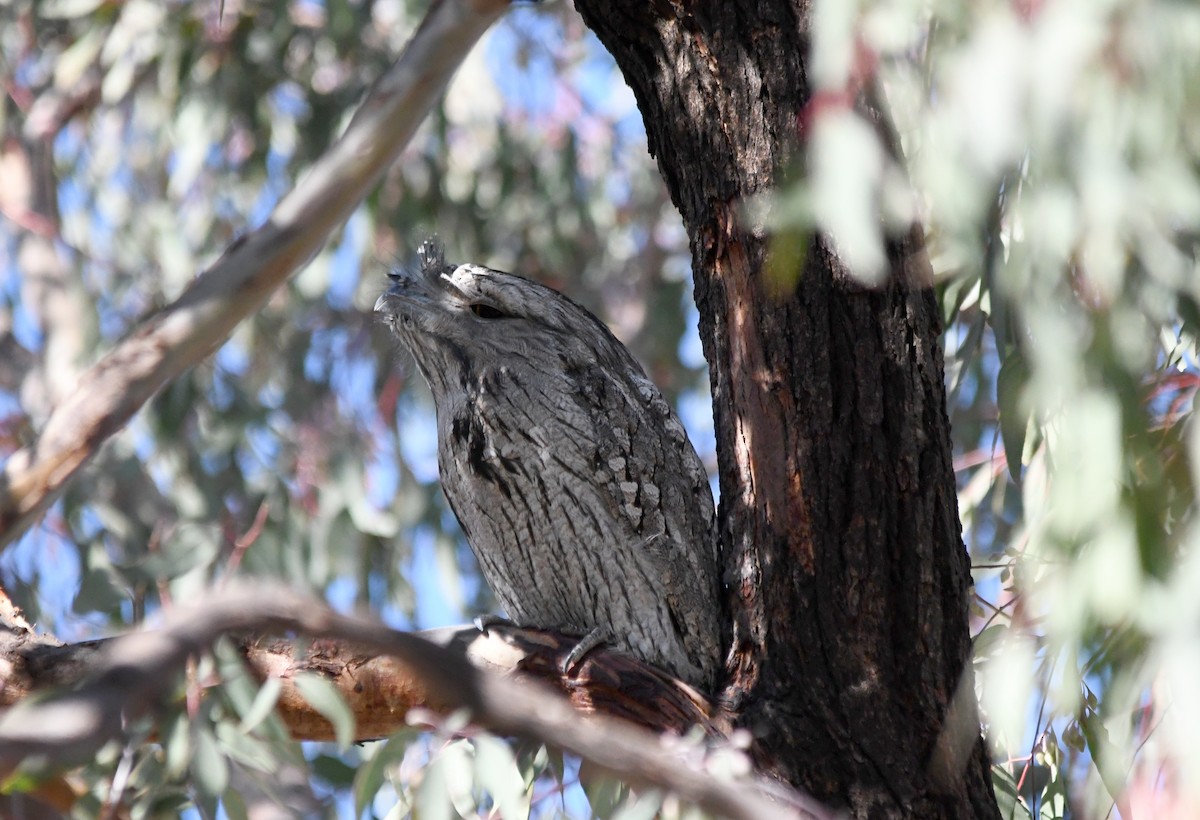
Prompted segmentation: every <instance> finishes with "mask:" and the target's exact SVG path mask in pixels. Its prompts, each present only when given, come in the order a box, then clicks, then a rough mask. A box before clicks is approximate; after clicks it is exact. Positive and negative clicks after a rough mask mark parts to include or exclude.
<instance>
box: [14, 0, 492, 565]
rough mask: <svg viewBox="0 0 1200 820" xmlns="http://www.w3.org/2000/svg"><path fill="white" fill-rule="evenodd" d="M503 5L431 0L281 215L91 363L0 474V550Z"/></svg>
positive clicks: (284, 269) (201, 349) (279, 278)
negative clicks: (401, 47) (395, 56)
mask: <svg viewBox="0 0 1200 820" xmlns="http://www.w3.org/2000/svg"><path fill="white" fill-rule="evenodd" d="M507 6H508V2H507V0H434V3H433V4H432V6H431V7H430V9H429V11H428V12H427V14H426V16H425V19H424V20H423V21H422V22H421V25H420V26H419V27H418V28H417V31H416V32H415V33H414V34H413V36H412V39H410V40H409V42H408V44H407V45H406V46H405V48H404V51H403V53H402V54H401V55H400V58H399V59H398V60H397V61H396V62H395V64H393V65H392V67H391V68H390V69H388V71H387V72H386V73H384V74H383V75H382V76H381V77H380V78H379V80H378V81H377V82H376V84H375V86H374V87H373V88H372V89H371V91H370V92H369V93H368V94H367V96H366V98H365V99H364V100H363V103H362V105H361V106H360V108H359V110H358V112H357V113H356V114H355V116H354V118H353V120H352V121H351V123H350V125H349V127H348V128H347V129H346V132H345V133H344V134H343V135H342V136H341V138H340V139H339V140H338V141H337V142H336V143H334V145H333V146H332V147H331V148H330V149H329V150H328V151H327V152H326V153H325V155H324V156H322V157H321V158H320V159H319V160H318V161H317V162H316V163H315V164H314V165H313V167H312V169H311V170H310V171H309V173H308V174H307V176H305V177H304V178H303V179H301V180H300V182H299V183H298V184H297V185H296V187H295V188H294V189H293V190H292V191H291V192H290V193H289V194H288V195H287V196H285V197H284V198H283V200H282V201H281V202H280V203H279V205H278V206H276V208H275V210H274V212H273V213H272V214H271V217H270V218H269V219H268V220H267V221H266V223H264V224H263V225H262V227H260V228H258V229H256V230H254V231H251V232H250V233H248V234H246V235H244V236H243V237H242V238H240V239H239V240H237V241H235V242H234V243H233V244H232V245H230V246H229V248H228V249H227V250H226V251H225V254H224V255H223V256H222V257H221V258H220V259H219V260H217V262H216V263H214V264H213V266H212V267H210V268H209V269H208V270H207V271H205V272H204V273H203V274H201V275H200V276H199V277H197V279H196V280H195V281H194V282H193V283H192V285H191V286H190V287H189V288H188V289H187V290H186V291H185V292H184V293H183V295H182V296H180V297H179V299H178V300H176V301H175V302H174V303H173V304H171V305H169V306H168V307H166V308H164V309H163V310H161V311H159V312H158V313H155V314H154V315H152V316H150V317H149V318H147V319H146V320H145V321H144V322H143V323H142V324H141V325H140V326H139V327H138V328H137V329H136V330H135V331H134V332H133V333H131V334H130V335H129V336H128V337H126V338H125V339H124V340H123V341H122V342H120V343H119V344H118V345H117V346H116V347H115V348H114V349H113V350H111V351H110V352H109V353H108V354H107V355H106V356H104V357H103V358H102V359H101V360H100V361H99V362H97V363H96V364H95V365H93V366H92V367H91V368H90V369H89V370H88V371H87V372H85V373H84V374H83V375H82V376H81V377H80V379H79V381H78V384H77V386H76V387H75V389H74V390H73V391H72V392H71V393H70V395H69V396H67V397H66V398H65V399H64V400H63V401H62V402H61V403H60V404H58V405H57V406H56V407H55V408H54V410H53V411H52V413H51V415H50V418H49V419H48V420H47V422H46V425H45V427H44V428H43V430H42V431H41V434H40V435H39V437H38V440H37V441H36V442H35V443H34V444H33V445H32V446H30V447H26V448H24V449H22V450H20V451H18V452H17V453H15V454H13V456H12V457H11V458H9V459H8V461H7V462H6V463H5V465H4V470H3V473H2V474H0V548H3V547H4V546H5V545H7V544H9V543H12V541H14V540H15V539H16V538H17V537H18V536H20V534H21V533H23V532H24V531H25V530H26V529H27V528H28V527H29V526H30V525H31V524H32V523H33V522H34V521H36V520H37V519H38V517H40V516H41V515H42V513H44V512H45V510H46V509H47V508H48V507H49V506H50V505H51V504H52V503H53V502H54V500H55V499H56V498H57V497H58V496H59V494H60V493H61V492H62V490H63V488H64V487H65V486H66V483H67V482H68V481H69V480H70V479H71V478H72V477H73V476H74V475H75V474H76V473H77V472H78V471H79V470H80V468H82V467H83V466H84V465H85V464H87V463H88V462H89V461H90V460H91V459H92V457H93V456H94V455H95V454H96V452H97V450H98V449H99V448H100V446H101V445H102V444H103V443H104V441H105V440H106V439H108V437H109V436H111V435H113V434H114V433H116V432H117V431H119V430H120V429H121V428H122V427H123V426H124V425H125V424H126V423H127V422H128V421H129V419H130V418H131V417H132V416H133V414H134V413H136V412H137V411H138V409H139V408H140V407H141V406H142V405H143V404H145V403H146V401H147V400H149V399H150V397H151V396H153V395H154V394H155V393H156V392H157V391H158V390H159V389H160V388H162V387H163V385H165V384H166V383H167V382H169V381H170V380H171V379H174V378H176V377H177V376H178V375H179V374H180V373H182V372H183V371H184V370H186V369H187V368H189V367H191V366H193V365H194V364H196V363H197V362H199V361H200V360H201V359H203V358H204V357H205V356H207V355H209V354H210V353H212V352H213V351H214V350H216V349H217V348H218V347H219V346H220V345H221V344H222V343H223V342H224V341H225V339H227V338H228V337H229V335H230V333H231V332H232V331H233V328H234V327H235V326H236V325H237V323H238V322H240V321H241V320H242V319H244V318H246V317H247V316H248V315H250V314H251V313H253V312H254V311H255V310H257V309H258V308H259V307H260V306H261V305H262V304H263V303H264V302H265V301H266V299H267V297H268V296H269V295H270V294H271V292H272V291H274V290H275V288H277V287H278V286H279V285H280V284H282V283H283V282H284V281H286V280H287V278H288V276H289V275H290V274H291V273H292V272H293V271H294V270H296V269H297V268H298V267H300V266H301V265H303V264H304V263H305V262H306V261H307V260H309V259H311V258H312V257H313V255H314V254H316V252H317V251H318V250H319V249H320V247H321V245H322V244H323V243H324V242H325V239H326V237H327V236H328V235H329V233H330V232H331V231H332V230H333V229H334V228H335V227H337V226H338V225H340V224H341V223H342V222H344V221H345V219H346V218H347V217H348V216H349V215H350V213H351V212H352V211H353V209H354V208H355V207H356V206H357V205H358V203H359V202H360V201H362V199H363V197H364V196H366V194H367V193H368V191H369V190H370V189H371V187H372V186H373V185H374V184H375V182H376V181H377V180H378V178H379V177H380V175H382V173H383V172H384V170H385V169H386V168H387V167H388V165H389V164H391V162H392V161H393V160H395V159H396V157H397V156H398V155H399V154H400V151H401V150H402V149H403V148H404V146H405V145H406V144H407V143H408V140H409V139H410V138H411V136H412V134H413V132H415V131H416V129H417V126H419V125H420V123H421V122H422V121H423V120H424V119H425V116H426V114H427V113H428V111H429V109H430V108H431V107H432V106H433V103H434V101H435V100H436V99H437V97H438V96H439V95H440V94H441V92H442V90H443V89H444V88H445V86H446V84H447V83H448V82H449V80H450V77H451V76H452V75H453V74H454V71H455V70H456V69H457V68H458V66H459V64H460V63H461V62H462V61H463V59H465V57H466V56H467V53H468V52H469V51H470V50H471V47H472V46H474V44H475V43H476V42H477V41H478V40H479V38H480V37H481V36H482V35H483V33H484V32H485V31H486V30H487V29H488V27H489V26H490V25H491V24H492V23H493V22H495V20H497V19H498V18H499V17H500V15H501V14H502V13H503V12H504V10H505V9H506V8H507Z"/></svg>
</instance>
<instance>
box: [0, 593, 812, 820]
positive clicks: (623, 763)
mask: <svg viewBox="0 0 1200 820" xmlns="http://www.w3.org/2000/svg"><path fill="white" fill-rule="evenodd" d="M231 632H232V633H246V632H254V633H258V634H262V633H268V632H273V633H280V632H291V633H296V634H299V635H303V636H306V637H310V638H315V639H325V640H330V641H344V642H349V643H350V644H352V645H353V646H354V647H355V648H354V649H352V650H342V651H348V652H350V653H354V652H363V653H370V655H369V657H370V659H371V661H372V662H373V663H375V664H376V666H375V668H374V672H375V673H379V672H382V671H384V667H383V666H381V665H380V664H384V661H383V660H382V659H380V658H378V657H375V656H378V655H386V656H389V658H392V659H394V661H392V663H395V662H396V661H398V662H399V663H400V664H402V666H403V669H402V670H401V674H399V675H396V674H395V673H396V671H397V669H398V667H393V668H392V669H391V674H392V675H393V677H394V678H395V679H399V680H406V679H410V682H409V683H407V684H404V685H402V686H401V687H400V688H401V689H402V690H403V691H406V692H408V693H409V695H412V694H413V693H420V696H421V698H422V699H423V700H424V701H425V702H424V704H423V705H426V706H429V707H432V708H435V709H437V710H438V711H441V712H443V713H447V712H451V711H455V710H458V709H466V710H468V712H469V713H470V714H471V716H472V720H473V721H475V722H476V723H477V724H478V725H480V726H482V727H484V728H487V729H489V730H491V731H494V732H496V733H498V734H503V735H518V736H522V737H529V738H534V739H537V740H539V741H543V742H546V743H549V744H551V745H554V746H557V747H560V748H562V749H563V750H565V751H567V752H570V753H573V754H576V755H579V756H580V757H582V758H584V759H585V760H587V761H589V762H591V763H593V764H595V765H597V766H599V767H601V768H603V769H605V770H607V771H609V772H611V773H612V774H614V775H615V776H617V777H619V778H621V779H622V780H626V781H629V782H632V783H637V784H649V785H652V786H657V787H661V788H665V789H669V790H670V791H672V792H674V793H675V794H677V795H679V796H680V797H681V798H683V799H684V800H687V801H688V802H691V803H695V804H696V805H698V806H700V807H701V808H703V809H705V810H707V811H710V812H713V813H715V814H719V815H723V816H729V817H737V818H751V817H785V816H794V817H825V816H828V815H827V814H826V813H825V812H824V810H823V809H821V808H820V807H819V806H816V805H815V804H812V803H811V801H807V800H806V799H805V798H803V797H802V796H800V795H797V794H796V793H795V792H792V791H791V790H790V789H788V788H787V787H784V786H782V785H776V784H766V783H761V782H758V783H755V782H754V781H744V780H743V781H741V782H732V781H727V780H723V779H720V778H719V777H717V776H716V775H715V773H713V772H709V771H706V770H705V769H704V766H703V762H702V761H697V760H695V759H694V758H693V757H691V756H690V755H689V756H688V757H684V756H683V755H681V754H675V753H672V751H671V748H670V742H669V741H668V742H666V743H664V738H663V737H660V736H659V735H657V734H655V733H652V732H650V731H647V730H646V729H643V728H640V727H638V726H634V725H632V724H630V723H629V722H627V721H623V720H618V719H616V718H613V717H610V716H607V715H603V716H602V715H599V714H596V713H595V712H593V713H592V714H590V715H586V716H585V715H582V714H581V712H580V711H579V710H578V709H577V708H575V707H573V706H572V705H571V703H570V702H569V701H568V700H566V699H564V698H562V697H558V696H556V692H555V690H554V689H553V688H551V687H549V686H547V685H545V683H543V682H542V681H537V680H530V679H529V678H528V676H527V677H526V678H525V679H522V680H517V679H513V678H510V677H505V676H502V675H500V674H497V673H496V672H495V671H492V670H490V669H484V668H480V667H479V666H477V665H475V664H474V663H472V661H471V660H469V658H472V657H473V655H472V650H471V649H470V648H469V647H470V646H471V645H472V644H474V643H475V642H476V641H482V642H483V645H484V646H487V645H491V647H490V649H488V650H487V651H483V650H482V649H480V647H479V646H476V649H475V650H474V657H475V659H476V663H480V662H481V661H480V660H479V657H480V656H486V657H487V658H490V661H488V662H490V663H493V664H496V665H499V666H500V667H502V668H503V667H505V666H510V665H511V666H512V667H513V668H517V669H520V668H522V665H521V663H520V659H523V658H524V657H525V654H524V651H523V650H520V649H518V650H517V656H519V659H517V660H514V659H513V658H509V659H505V658H504V656H503V652H504V651H508V652H509V653H512V651H513V650H512V646H513V645H514V644H513V642H512V641H510V640H509V639H508V638H507V637H505V638H501V637H500V636H499V634H490V635H488V636H478V635H477V636H475V638H474V639H473V640H470V641H467V642H466V646H465V647H464V645H463V642H464V639H465V638H466V637H467V630H449V631H445V632H443V633H442V634H440V635H438V636H436V637H437V638H438V640H440V641H441V642H442V643H443V644H445V645H438V644H437V643H434V642H433V641H430V640H427V639H425V638H422V637H418V636H416V635H412V634H407V633H403V632H396V631H394V630H391V629H389V628H387V627H385V626H382V625H380V624H378V623H375V622H372V621H367V620H363V619H361V618H354V617H349V616H344V615H339V614H337V613H335V612H333V611H332V610H331V609H329V608H328V607H326V606H324V605H323V604H321V603H318V602H315V601H313V600H312V599H310V598H307V597H305V596H302V595H299V594H297V593H294V592H292V591H290V590H288V589H286V588H283V587H278V586H253V587H251V586H239V587H235V588H232V589H230V590H228V591H225V592H221V593H218V594H216V595H215V597H209V598H208V599H207V600H206V601H205V602H204V603H202V604H199V605H196V606H193V607H181V608H179V609H178V610H176V611H175V612H173V613H172V615H171V616H170V617H169V618H168V619H167V621H166V623H165V624H164V626H163V627H162V628H161V629H154V630H144V631H141V632H136V633H131V634H128V635H125V636H122V637H119V638H115V639H112V640H110V641H106V642H103V643H102V644H98V643H96V642H93V643H92V644H90V645H88V646H87V647H86V649H85V650H83V651H84V652H86V653H87V654H88V657H86V658H85V657H83V656H80V657H77V658H75V661H76V662H77V663H81V664H82V666H83V667H84V668H86V669H87V670H89V672H90V676H89V680H88V682H86V683H84V684H83V685H81V686H79V687H78V688H75V689H74V690H72V691H69V692H65V693H63V694H60V695H58V696H55V697H48V698H44V699H41V700H39V701H37V702H26V703H23V704H21V705H20V706H18V707H15V708H12V709H9V710H8V711H7V712H6V713H4V715H3V717H2V718H0V772H2V771H5V770H11V768H12V767H14V766H15V765H17V764H18V763H19V762H20V761H21V760H23V759H25V758H26V757H28V756H31V755H45V756H47V757H49V758H51V759H54V760H62V758H63V757H65V756H66V755H68V754H69V755H71V756H72V757H75V758H80V757H82V758H86V757H88V756H89V755H91V754H92V753H93V752H94V750H96V749H98V748H99V747H100V746H101V745H102V744H103V743H104V742H106V741H107V740H109V739H110V738H113V737H117V736H119V735H120V734H121V731H122V727H123V726H124V725H126V723H127V721H128V720H129V719H130V718H133V717H136V716H137V715H138V714H139V713H142V712H144V711H146V710H147V709H148V708H150V707H151V706H152V705H153V704H155V703H159V702H161V700H162V699H163V698H164V697H166V695H167V693H168V691H169V689H170V687H171V686H172V684H173V678H175V676H176V675H177V674H178V673H179V672H180V671H181V670H182V669H183V667H184V664H185V662H186V660H187V659H188V658H189V657H190V656H193V655H195V654H197V653H199V652H202V651H205V650H206V649H207V648H208V647H209V646H210V645H211V644H212V643H213V642H214V641H215V640H216V639H217V638H218V637H220V636H222V635H225V634H228V633H231ZM517 632H521V633H525V632H527V631H526V630H517ZM530 634H532V633H530ZM538 634H539V635H540V633H538ZM530 640H532V639H530ZM545 640H546V641H548V644H547V645H549V646H552V647H554V652H552V653H550V655H551V656H552V655H553V654H554V653H555V652H559V651H563V652H565V651H568V650H569V645H568V643H567V642H566V641H564V642H563V643H562V644H561V646H560V645H558V644H557V643H556V641H555V639H554V637H553V636H550V637H549V638H545ZM540 641H542V638H541V637H539V638H538V640H537V641H532V643H531V644H527V645H536V644H537V643H538V642H540ZM501 644H506V645H507V646H508V649H507V650H505V649H504V647H503V646H502V645H501ZM517 645H518V646H520V643H519V642H518V643H517ZM281 646H282V644H273V645H266V646H263V645H259V644H251V645H250V647H249V650H250V651H248V653H247V657H248V658H249V659H250V661H251V665H252V666H256V665H257V667H258V670H259V672H260V673H262V672H264V671H266V672H268V673H270V672H272V671H274V672H275V673H280V672H281V671H283V670H284V669H286V668H291V667H290V664H292V663H293V662H294V659H292V658H291V656H290V655H289V653H287V652H282V651H281V650H280V647H281ZM316 647H317V652H316V653H315V655H314V654H313V653H310V655H309V657H310V658H313V657H315V658H317V659H318V663H319V662H320V659H321V658H322V651H323V650H322V649H321V644H318V645H316ZM67 649H69V647H57V648H56V651H59V652H61V651H63V650H67ZM536 654H540V653H536ZM272 657H274V658H276V659H280V658H282V659H283V663H282V666H280V665H279V664H278V663H276V664H274V665H273V664H272V663H271V661H270V658H272ZM363 657H364V658H366V657H368V656H367V655H364V656H363ZM614 657H616V656H615V655H614ZM325 660H326V661H327V660H328V656H326V657H325ZM545 662H546V658H545V657H543V658H542V659H541V660H540V661H538V663H543V664H544V663H545ZM589 662H591V661H589ZM630 662H631V663H634V664H636V663H637V662H636V661H632V660H631V661H630ZM536 666H537V664H536V663H535V664H534V668H536ZM362 668H365V667H364V665H363V664H360V665H359V666H358V669H362ZM76 671H78V670H76ZM292 671H293V672H294V671H295V670H294V669H293V670H292ZM326 671H328V670H326ZM584 671H586V670H581V672H584ZM556 674H557V672H556ZM660 674H661V673H660ZM361 682H362V681H361V679H360V681H359V683H361ZM589 682H590V683H591V684H594V679H593V678H583V679H582V682H581V683H580V684H578V685H579V686H582V687H584V688H587V687H588V686H589ZM371 685H373V682H372V683H368V687H364V688H369V687H370V686H371ZM677 685H678V686H681V687H683V688H684V689H686V688H687V687H686V686H685V685H683V684H677ZM567 686H568V688H571V687H574V686H576V684H573V683H572V684H567ZM352 688H353V687H352ZM560 688H561V687H560ZM593 688H595V687H594V686H593ZM602 689H603V687H600V690H601V691H602ZM376 691H377V692H378V690H376ZM368 697H374V696H373V695H368ZM283 700H288V699H287V698H284V699H283ZM409 705H413V704H409ZM286 708H290V707H285V709H286ZM310 711H311V710H310ZM768 792H769V793H770V794H771V796H772V797H773V798H774V800H772V799H769V798H768V797H767V796H766V795H767V793H768ZM775 801H780V802H775Z"/></svg>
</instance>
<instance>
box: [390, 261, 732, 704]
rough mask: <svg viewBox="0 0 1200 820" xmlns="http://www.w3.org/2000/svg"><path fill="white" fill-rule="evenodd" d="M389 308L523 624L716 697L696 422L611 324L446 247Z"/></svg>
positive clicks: (450, 479)
mask: <svg viewBox="0 0 1200 820" xmlns="http://www.w3.org/2000/svg"><path fill="white" fill-rule="evenodd" d="M419 257H420V266H419V268H416V269H402V270H399V271H397V272H395V273H392V274H390V277H391V279H392V286H391V288H390V289H389V290H388V291H387V292H386V293H385V294H384V295H383V296H381V297H380V298H379V301H378V302H377V303H376V305H375V308H376V310H377V311H379V312H380V313H381V314H382V315H383V316H384V318H385V319H386V321H387V322H388V324H389V325H390V326H391V327H392V329H393V330H394V332H395V333H396V335H397V336H398V338H399V339H400V341H401V342H402V343H403V344H404V346H405V347H407V348H408V349H409V350H410V351H411V352H412V354H413V356H414V357H415V359H416V362H417V366H418V367H419V368H420V370H421V373H422V374H423V375H424V376H425V378H426V380H427V381H428V382H429V385H430V388H431V389H432V392H433V397H434V401H435V404H436V406H437V417H438V465H439V468H440V471H441V479H442V488H443V490H444V491H445V494H446V497H447V498H448V499H449V501H450V505H451V507H452V508H453V509H454V512H455V515H457V516H458V520H459V522H460V524H461V525H462V528H463V532H464V533H465V534H466V537H467V540H468V541H469V542H470V544H471V547H472V548H473V549H474V551H475V554H476V555H477V556H478V558H479V563H480V566H481V568H482V571H483V574H484V577H485V578H486V579H487V581H488V583H489V585H490V586H491V588H492V590H493V591H494V592H495V594H496V597H497V599H498V600H499V601H500V603H501V604H502V605H503V607H504V609H505V610H506V612H507V613H508V616H509V617H510V618H511V619H512V620H513V621H515V622H516V623H518V624H520V625H524V626H532V627H539V628H546V629H557V630H560V631H563V632H567V633H574V634H579V635H584V634H587V633H592V632H594V631H595V630H597V629H600V630H603V631H604V633H605V634H606V635H607V637H608V639H609V640H610V642H611V643H612V644H613V645H614V646H615V647H617V648H619V649H622V650H625V651H628V652H630V653H632V654H633V655H635V656H637V657H639V658H641V659H643V660H645V661H648V662H650V663H653V664H655V665H657V666H661V667H663V668H665V669H666V670H668V671H670V672H671V673H673V674H674V675H676V676H678V677H680V678H682V679H684V680H686V681H688V682H690V683H693V684H695V685H697V686H700V687H702V688H706V689H711V688H712V686H713V684H714V681H715V677H716V673H717V670H718V666H719V663H720V657H719V655H720V652H719V644H718V641H719V634H720V630H719V604H718V601H719V598H718V596H719V582H718V569H717V556H716V536H715V524H714V514H713V501H712V494H711V491H710V489H709V484H708V478H707V476H706V474H705V471H704V469H703V467H702V465H701V463H700V459H699V458H698V457H697V455H696V451H695V449H694V448H693V447H692V445H691V443H690V442H689V441H688V439H687V436H686V434H685V433H684V430H683V426H682V425H681V424H680V422H679V420H678V419H677V418H676V417H675V414H674V413H673V412H672V411H671V408H670V406H669V405H668V404H667V402H666V401H665V400H664V399H663V397H662V395H661V394H660V393H659V391H658V389H657V388H656V387H655V386H654V385H653V383H651V381H650V380H649V379H648V378H647V377H646V375H645V372H644V371H643V370H642V368H641V366H640V365H638V363H637V362H636V360H635V359H634V358H633V356H632V355H631V354H630V353H629V351H628V350H626V349H625V347H624V346H623V345H622V344H621V343H620V342H618V341H617V340H616V338H614V337H613V335H612V334H611V333H610V332H609V330H608V328H606V327H605V326H604V325H603V324H602V323H601V322H600V320H598V319H597V318H596V317H595V316H593V315H592V314H591V313H589V312H587V311H586V310H584V309H583V308H582V307H580V306H579V305H577V304H575V303H574V302H572V301H571V300H570V299H568V298H566V297H565V296H563V295H562V294H560V293H558V292H557V291H554V290H551V289H549V288H546V287H543V286H542V285H539V284H536V283H534V282H531V281H529V280H527V279H524V278H522V277H519V276H515V275H513V274H509V273H502V272H500V271H494V270H489V269H488V268H484V267H479V266H476V265H469V264H466V265H447V264H446V263H445V261H444V257H443V253H442V250H441V247H440V246H439V245H437V244H436V242H433V241H431V242H427V243H425V244H424V245H423V246H422V248H421V250H420V253H419Z"/></svg>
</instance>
